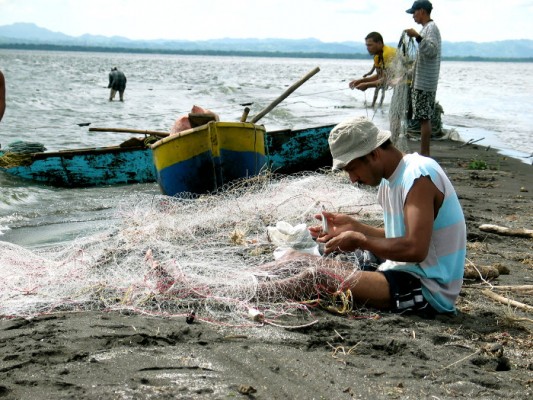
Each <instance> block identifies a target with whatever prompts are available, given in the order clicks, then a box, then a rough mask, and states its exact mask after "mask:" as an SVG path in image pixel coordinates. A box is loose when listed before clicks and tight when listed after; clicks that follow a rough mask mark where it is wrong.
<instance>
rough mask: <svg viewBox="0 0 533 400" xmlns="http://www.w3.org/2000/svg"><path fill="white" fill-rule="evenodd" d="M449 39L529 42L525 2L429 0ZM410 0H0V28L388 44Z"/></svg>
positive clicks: (407, 22)
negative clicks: (370, 38) (375, 36)
mask: <svg viewBox="0 0 533 400" xmlns="http://www.w3.org/2000/svg"><path fill="white" fill-rule="evenodd" d="M432 3H433V12H432V18H433V20H434V21H435V22H436V23H437V25H438V27H439V29H440V31H441V36H442V39H443V40H445V41H450V42H463V41H474V42H491V41H498V40H508V39H532V40H533V24H532V23H531V19H533V0H505V1H504V0H492V1H491V0H433V1H432ZM411 5H412V0H196V1H194V0H187V1H185V0H105V1H104V0H0V26H1V25H9V24H13V23H16V22H32V23H35V24H36V25H38V26H40V27H42V28H47V29H49V30H51V31H55V32H62V33H65V34H67V35H71V36H80V35H83V34H85V33H90V34H93V35H103V36H123V37H127V38H129V39H135V40H139V39H148V40H149V39H170V40H206V39H221V38H259V39H265V38H281V39H306V38H316V39H319V40H321V41H323V42H345V41H350V42H353V41H361V42H364V37H365V36H366V34H367V33H369V32H371V31H378V32H380V33H381V34H382V35H383V37H384V39H385V42H388V43H390V42H396V41H397V40H398V39H399V38H400V37H401V34H402V31H403V30H404V29H406V28H415V29H417V30H420V26H419V25H416V24H415V22H414V21H413V19H412V16H411V15H410V14H407V13H406V12H405V10H406V9H408V8H410V6H411Z"/></svg>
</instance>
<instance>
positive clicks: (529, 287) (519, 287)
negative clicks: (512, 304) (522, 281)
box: [492, 285, 533, 292]
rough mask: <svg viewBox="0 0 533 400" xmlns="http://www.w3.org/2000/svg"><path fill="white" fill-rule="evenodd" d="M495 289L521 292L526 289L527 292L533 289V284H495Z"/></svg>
mask: <svg viewBox="0 0 533 400" xmlns="http://www.w3.org/2000/svg"><path fill="white" fill-rule="evenodd" d="M492 289H493V290H510V291H517V292H521V291H522V290H525V291H526V292H527V291H528V290H533V285H515V286H513V285H507V286H506V285H501V286H493V287H492Z"/></svg>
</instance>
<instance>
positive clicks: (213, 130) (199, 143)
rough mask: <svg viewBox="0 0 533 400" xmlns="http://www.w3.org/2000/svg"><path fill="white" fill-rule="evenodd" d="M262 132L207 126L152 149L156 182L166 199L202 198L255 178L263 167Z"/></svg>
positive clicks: (235, 125) (238, 125)
mask: <svg viewBox="0 0 533 400" xmlns="http://www.w3.org/2000/svg"><path fill="white" fill-rule="evenodd" d="M264 136H265V128H264V127H263V126H260V125H254V124H251V123H244V122H210V123H208V124H206V125H202V126H200V127H197V128H193V129H189V130H187V131H183V132H180V133H178V134H175V135H172V136H169V137H166V138H164V139H161V140H159V141H158V142H156V143H154V144H153V145H152V151H153V160H154V165H155V168H156V171H157V181H158V183H159V186H160V188H161V191H162V192H163V193H164V194H166V195H169V196H174V195H177V194H180V193H195V194H202V193H208V192H213V191H216V190H218V189H220V188H221V187H222V186H224V185H225V184H227V183H229V182H231V181H233V180H236V179H240V178H246V177H250V176H254V175H257V174H258V173H259V172H260V171H261V169H263V168H264V166H265V163H266V157H265V141H264Z"/></svg>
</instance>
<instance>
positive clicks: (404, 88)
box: [389, 32, 417, 151]
mask: <svg viewBox="0 0 533 400" xmlns="http://www.w3.org/2000/svg"><path fill="white" fill-rule="evenodd" d="M416 51H417V50H416V45H415V43H414V40H413V38H409V37H408V36H407V34H406V33H405V32H404V33H403V34H402V37H401V38H400V42H399V44H398V49H397V51H396V57H394V61H393V63H392V65H391V67H390V75H391V78H390V79H391V81H392V84H393V86H394V92H393V95H392V98H391V104H390V108H389V118H390V130H391V134H392V137H391V139H392V142H393V143H394V144H395V145H396V147H398V148H399V149H401V150H402V151H406V150H407V149H408V146H407V143H406V131H407V121H408V114H409V106H410V104H411V99H410V96H411V94H410V89H409V87H410V85H411V81H412V79H413V67H414V63H415V60H416Z"/></svg>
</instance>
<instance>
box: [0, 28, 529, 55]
mask: <svg viewBox="0 0 533 400" xmlns="http://www.w3.org/2000/svg"><path fill="white" fill-rule="evenodd" d="M388 44H389V45H391V46H394V47H396V45H397V43H388ZM0 48H22V49H45V50H78V51H84V50H85V51H111V50H113V51H117V50H118V51H123V52H130V51H131V52H154V53H181V54H225V53H231V54H243V55H245V54H247V53H248V54H251V55H255V54H261V55H267V56H268V55H278V56H280V55H290V56H298V57H331V58H334V57H339V58H368V53H367V51H366V47H365V45H364V43H363V41H361V42H338V43H325V42H321V41H320V40H318V39H212V40H201V41H189V40H164V39H159V40H131V39H128V38H125V37H121V36H111V37H107V36H99V35H89V34H85V35H81V36H76V37H75V36H69V35H65V34H64V33H61V32H53V31H50V30H48V29H45V28H41V27H39V26H37V25H35V24H31V23H15V24H12V25H4V26H0ZM442 56H443V57H444V58H451V59H453V58H466V59H469V58H471V59H512V60H525V61H533V40H525V39H524V40H504V41H498V42H485V43H476V42H446V41H444V42H443V43H442Z"/></svg>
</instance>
